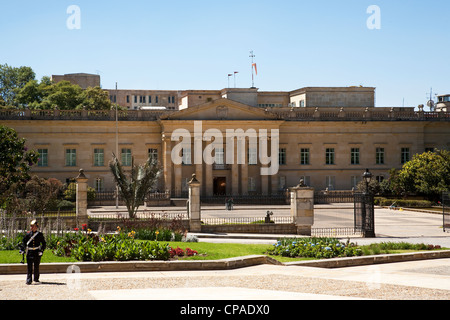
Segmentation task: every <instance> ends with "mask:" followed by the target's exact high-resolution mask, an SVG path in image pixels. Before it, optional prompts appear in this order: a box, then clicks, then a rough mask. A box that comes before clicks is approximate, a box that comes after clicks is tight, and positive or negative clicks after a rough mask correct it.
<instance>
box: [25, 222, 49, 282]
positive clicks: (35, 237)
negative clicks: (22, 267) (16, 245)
mask: <svg viewBox="0 0 450 320" xmlns="http://www.w3.org/2000/svg"><path fill="white" fill-rule="evenodd" d="M38 228H39V226H38V224H37V222H36V220H33V221H31V231H30V232H27V234H26V236H25V237H24V238H23V247H24V248H25V250H26V256H27V282H26V283H27V284H31V280H32V275H33V267H34V282H36V283H39V264H40V263H41V257H42V254H43V253H44V250H45V247H46V245H47V244H46V242H45V237H44V235H43V234H42V232H39V231H38Z"/></svg>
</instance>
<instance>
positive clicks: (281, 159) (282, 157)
mask: <svg viewBox="0 0 450 320" xmlns="http://www.w3.org/2000/svg"><path fill="white" fill-rule="evenodd" d="M278 163H279V164H280V165H285V164H286V148H282V149H278Z"/></svg>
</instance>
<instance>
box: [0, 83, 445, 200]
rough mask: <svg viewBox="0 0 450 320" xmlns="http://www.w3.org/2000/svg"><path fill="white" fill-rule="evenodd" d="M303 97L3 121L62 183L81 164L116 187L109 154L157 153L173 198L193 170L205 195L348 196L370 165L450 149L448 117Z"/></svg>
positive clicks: (191, 95) (238, 96)
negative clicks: (302, 187)
mask: <svg viewBox="0 0 450 320" xmlns="http://www.w3.org/2000/svg"><path fill="white" fill-rule="evenodd" d="M304 91H305V90H303V91H302V90H297V91H295V92H294V94H295V96H292V95H291V97H286V93H280V94H278V96H282V99H283V101H285V102H284V103H280V105H278V104H277V105H271V106H270V105H269V104H268V106H262V105H264V103H261V101H263V100H261V99H263V98H267V97H269V96H274V95H275V96H276V95H277V94H275V93H273V94H272V95H271V94H270V93H267V92H266V93H261V94H262V96H264V97H258V96H256V97H255V96H254V93H255V92H256V93H257V90H256V91H255V90H253V89H250V90H248V89H247V90H244V89H235V90H231V89H228V90H227V89H224V90H222V92H221V93H220V94H217V92H216V93H214V97H210V98H211V99H204V98H205V97H204V96H202V95H199V94H198V92H199V91H190V92H186V93H185V94H184V95H183V96H182V97H180V107H179V110H128V111H119V113H118V114H117V117H116V112H115V110H111V111H87V110H77V111H63V110H52V111H32V110H25V111H23V110H1V111H0V119H1V123H2V124H3V125H6V126H8V127H12V128H14V129H15V130H16V131H17V132H18V134H19V136H21V137H24V138H26V140H27V146H28V148H31V149H35V150H37V151H38V152H39V153H40V159H39V163H38V165H37V166H35V167H34V168H33V172H34V173H35V174H37V175H39V176H41V177H47V178H49V177H54V178H58V179H60V180H61V181H63V182H66V181H69V180H70V179H71V178H74V177H76V176H77V174H78V171H79V169H80V168H83V169H84V172H85V174H86V176H87V177H88V178H89V185H90V186H91V187H93V188H95V189H97V190H112V189H113V188H114V186H115V185H114V182H113V178H112V175H111V173H110V171H109V167H108V162H109V160H110V159H111V156H112V154H113V153H115V154H118V155H119V156H120V158H121V160H122V163H123V164H124V165H125V166H128V165H130V164H131V158H132V157H133V158H134V160H135V162H137V163H142V162H145V161H146V160H147V159H148V158H149V157H156V158H157V159H158V161H159V164H160V165H161V168H162V175H161V179H160V181H159V185H158V186H157V188H158V189H159V190H161V191H162V190H168V191H170V192H171V194H172V195H173V196H182V195H183V194H184V193H185V192H187V190H188V189H187V182H188V181H189V180H190V178H191V176H192V174H193V173H195V174H196V176H197V179H198V180H199V181H200V182H201V193H202V195H204V196H212V195H214V194H230V195H232V194H235V195H238V194H239V195H245V194H252V193H257V194H273V193H279V192H283V190H285V189H286V188H287V187H290V186H294V185H297V184H298V182H299V180H300V178H303V179H304V181H305V182H306V183H307V184H308V185H310V186H312V187H314V188H315V189H316V190H323V189H325V188H329V189H334V190H350V189H352V188H353V187H355V186H356V184H357V183H358V182H359V181H360V179H361V175H362V173H363V172H364V171H365V169H366V168H368V169H369V170H370V171H371V172H372V173H373V175H374V177H376V179H378V180H382V179H384V178H387V177H388V172H389V170H390V169H391V168H401V167H402V165H403V163H404V162H406V161H408V160H410V159H411V158H412V156H413V155H414V154H416V153H422V152H424V151H427V150H433V149H435V148H436V149H448V148H450V113H447V112H424V111H422V110H421V109H420V110H419V111H414V108H378V107H373V105H372V106H370V104H371V102H370V98H369V100H367V97H365V96H364V95H363V96H362V98H361V101H366V100H367V101H368V102H361V104H363V106H360V107H358V106H353V105H347V104H346V103H345V99H346V98H345V96H342V93H339V94H337V95H336V97H341V98H340V100H339V101H341V102H339V103H337V104H340V105H339V106H334V107H333V106H326V105H323V106H318V107H316V106H314V105H312V106H311V103H310V104H307V105H306V106H304V107H301V106H299V104H301V103H300V102H297V103H296V104H295V106H294V104H293V103H292V101H293V99H297V98H298V97H299V96H300V95H302V94H305V95H306V94H307V93H308V92H306V93H305V92H304ZM306 91H307V90H306ZM312 91H314V90H312ZM361 91H362V90H361ZM366 91H367V90H366ZM353 93H354V92H353ZM353 93H352V94H353ZM372 93H373V90H372ZM372 93H371V90H369V91H368V94H369V95H371V94H372ZM295 97H297V98H295ZM207 98H208V97H207ZM270 99H273V97H271V98H270ZM280 99H281V98H280ZM314 99H316V100H315V101H320V99H318V98H317V97H315V98H314ZM336 99H337V98H336ZM372 99H373V96H372ZM275 100H276V99H275ZM322 100H323V101H324V102H326V103H328V104H332V103H331V102H329V99H328V98H327V99H322ZM298 101H300V100H298ZM310 101H313V100H312V99H311V100H310ZM342 101H344V102H342ZM349 101H353V99H349ZM315 103H317V104H318V103H319V102H315ZM366 104H369V106H367V105H366ZM372 104H373V102H372ZM301 105H305V104H301ZM116 119H117V121H116ZM271 170H272V171H271Z"/></svg>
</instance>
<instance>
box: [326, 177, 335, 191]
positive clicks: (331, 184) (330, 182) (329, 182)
mask: <svg viewBox="0 0 450 320" xmlns="http://www.w3.org/2000/svg"><path fill="white" fill-rule="evenodd" d="M335 180H336V177H335V176H326V178H325V187H326V188H328V190H334V187H335Z"/></svg>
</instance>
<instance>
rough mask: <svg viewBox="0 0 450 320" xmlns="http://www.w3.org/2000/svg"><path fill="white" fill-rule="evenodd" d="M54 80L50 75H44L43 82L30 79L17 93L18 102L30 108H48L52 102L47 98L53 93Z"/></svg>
mask: <svg viewBox="0 0 450 320" xmlns="http://www.w3.org/2000/svg"><path fill="white" fill-rule="evenodd" d="M52 91H53V89H52V82H51V80H50V78H49V77H43V78H42V80H41V82H40V83H38V81H37V80H30V81H29V82H28V83H27V84H26V85H25V86H24V87H23V88H21V89H20V90H18V92H17V95H16V100H17V103H18V104H19V105H21V106H24V107H28V108H30V109H48V108H49V106H50V103H49V102H48V101H47V100H46V99H47V97H48V96H49V94H50V93H52Z"/></svg>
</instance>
